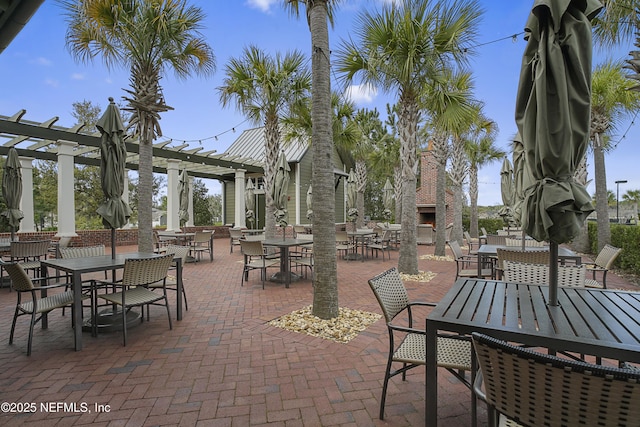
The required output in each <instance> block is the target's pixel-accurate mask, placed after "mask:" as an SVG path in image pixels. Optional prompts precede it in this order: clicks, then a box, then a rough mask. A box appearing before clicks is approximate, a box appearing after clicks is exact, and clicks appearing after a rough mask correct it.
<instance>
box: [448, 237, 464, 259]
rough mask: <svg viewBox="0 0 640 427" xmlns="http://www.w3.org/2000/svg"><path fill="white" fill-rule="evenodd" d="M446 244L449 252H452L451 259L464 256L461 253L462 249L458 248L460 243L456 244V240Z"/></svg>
mask: <svg viewBox="0 0 640 427" xmlns="http://www.w3.org/2000/svg"><path fill="white" fill-rule="evenodd" d="M447 244H448V245H449V247H450V248H451V252H453V257H454V258H455V259H460V258H462V257H463V256H464V254H463V253H462V248H460V243H458V242H457V241H456V240H450V241H448V242H447Z"/></svg>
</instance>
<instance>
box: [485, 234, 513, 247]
mask: <svg viewBox="0 0 640 427" xmlns="http://www.w3.org/2000/svg"><path fill="white" fill-rule="evenodd" d="M507 237H509V236H499V235H497V234H488V235H487V245H498V246H506V242H507Z"/></svg>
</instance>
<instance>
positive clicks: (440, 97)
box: [424, 68, 474, 256]
mask: <svg viewBox="0 0 640 427" xmlns="http://www.w3.org/2000/svg"><path fill="white" fill-rule="evenodd" d="M468 80H469V74H468V73H466V72H464V71H458V72H454V71H453V70H451V69H449V68H447V69H445V70H443V73H442V76H441V78H440V79H437V80H434V81H433V82H431V84H429V85H427V86H426V87H425V89H426V93H427V95H426V96H425V99H426V102H425V109H426V111H427V113H428V114H429V121H428V122H427V123H426V126H425V130H424V131H425V132H428V133H429V136H428V137H429V140H430V143H431V149H432V152H433V157H434V159H435V161H436V245H435V249H434V254H435V255H439V256H443V255H445V243H446V242H445V240H446V228H445V226H446V225H447V224H446V188H447V180H448V176H447V171H446V167H447V161H448V160H449V158H450V157H451V156H452V153H453V144H452V140H453V138H452V136H453V135H455V134H456V133H457V132H459V129H460V128H461V124H463V123H470V122H471V118H472V117H473V111H474V110H473V108H472V107H473V104H472V102H471V101H472V98H471V93H470V91H469V82H468ZM462 148H463V147H459V149H460V151H459V152H460V155H462ZM439 225H440V226H439Z"/></svg>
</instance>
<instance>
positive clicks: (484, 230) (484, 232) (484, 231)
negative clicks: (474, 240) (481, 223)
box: [480, 227, 487, 236]
mask: <svg viewBox="0 0 640 427" xmlns="http://www.w3.org/2000/svg"><path fill="white" fill-rule="evenodd" d="M480 232H481V233H482V235H483V236H486V235H487V229H486V228H484V227H480Z"/></svg>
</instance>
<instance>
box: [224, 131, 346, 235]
mask: <svg viewBox="0 0 640 427" xmlns="http://www.w3.org/2000/svg"><path fill="white" fill-rule="evenodd" d="M281 146H282V150H284V154H285V157H286V159H287V162H288V163H289V166H290V167H291V174H290V181H289V205H288V208H287V210H288V213H289V220H288V222H289V224H306V223H310V222H311V221H310V220H309V219H308V218H307V217H306V212H307V205H306V199H307V190H308V188H309V186H310V185H311V172H312V169H313V159H312V150H311V146H310V145H309V144H307V143H306V142H304V141H301V140H294V141H292V142H289V143H282V144H281ZM225 155H227V156H229V157H230V158H234V157H235V156H238V157H242V158H245V159H247V158H249V159H252V160H254V161H259V162H260V164H262V162H264V159H265V135H264V127H258V128H253V129H247V130H245V131H243V132H242V133H241V134H240V136H239V137H238V138H237V139H236V140H235V141H234V142H233V143H232V144H231V146H229V148H228V149H227V150H226V151H225ZM333 165H334V176H335V189H336V196H335V197H336V205H335V206H336V222H344V221H345V201H344V194H345V193H344V185H340V184H341V183H343V181H342V180H341V178H343V177H346V176H348V174H347V173H346V172H345V171H344V163H343V161H342V159H341V158H340V156H339V155H338V153H337V151H335V150H334V155H333ZM235 177H236V180H234V181H231V180H225V181H223V182H222V200H223V206H224V208H223V213H222V215H223V222H224V223H227V224H234V225H235V226H238V227H244V226H246V223H245V218H244V213H245V209H244V197H243V194H244V188H245V186H246V182H247V180H248V179H252V181H253V182H254V185H255V186H256V188H257V190H256V191H255V193H256V212H255V215H256V223H255V224H254V227H255V228H262V227H264V212H265V198H264V186H263V181H262V180H263V172H262V171H260V172H253V171H250V170H247V171H246V172H245V178H246V179H244V178H243V179H240V177H239V175H238V174H236V175H235Z"/></svg>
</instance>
